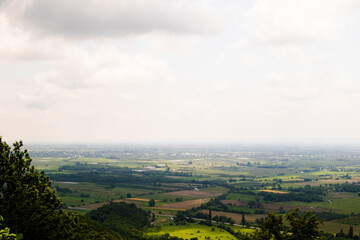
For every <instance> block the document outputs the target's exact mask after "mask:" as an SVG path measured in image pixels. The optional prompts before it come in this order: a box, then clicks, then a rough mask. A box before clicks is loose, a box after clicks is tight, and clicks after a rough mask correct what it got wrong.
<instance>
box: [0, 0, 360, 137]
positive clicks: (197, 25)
mask: <svg viewBox="0 0 360 240" xmlns="http://www.w3.org/2000/svg"><path fill="white" fill-rule="evenodd" d="M359 43H360V1H358V0H317V1H314V0H301V1H298V0H272V1H269V0H191V1H189V0H107V1H103V0H76V1H74V0H61V1H59V0H57V1H55V0H54V1H53V0H0V136H2V137H3V139H4V140H7V141H13V140H19V139H22V140H24V141H25V142H26V143H35V142H63V143H64V142H65V143H66V142H97V143H110V142H114V143H285V144H286V143H320V144H321V143H339V144H360V44H359Z"/></svg>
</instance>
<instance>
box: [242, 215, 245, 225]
mask: <svg viewBox="0 0 360 240" xmlns="http://www.w3.org/2000/svg"><path fill="white" fill-rule="evenodd" d="M241 225H243V227H245V214H244V213H243V214H242V217H241Z"/></svg>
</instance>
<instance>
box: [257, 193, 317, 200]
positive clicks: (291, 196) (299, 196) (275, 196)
mask: <svg viewBox="0 0 360 240" xmlns="http://www.w3.org/2000/svg"><path fill="white" fill-rule="evenodd" d="M258 195H259V196H263V197H264V201H269V202H288V201H300V202H321V201H323V198H322V197H321V196H319V195H317V194H309V193H294V192H290V193H286V194H280V193H271V192H259V193H258Z"/></svg>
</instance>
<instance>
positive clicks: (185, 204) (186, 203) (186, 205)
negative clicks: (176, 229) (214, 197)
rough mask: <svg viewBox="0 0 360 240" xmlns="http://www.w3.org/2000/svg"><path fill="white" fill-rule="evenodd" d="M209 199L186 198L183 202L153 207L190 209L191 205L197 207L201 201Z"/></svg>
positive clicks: (204, 201)
mask: <svg viewBox="0 0 360 240" xmlns="http://www.w3.org/2000/svg"><path fill="white" fill-rule="evenodd" d="M209 200H210V199H209V198H205V199H196V200H187V201H183V202H177V203H170V204H166V205H162V206H161V207H153V208H154V209H164V210H166V209H169V210H186V209H191V208H193V207H199V206H201V204H203V203H207V202H208V201H209Z"/></svg>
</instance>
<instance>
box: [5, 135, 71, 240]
mask: <svg viewBox="0 0 360 240" xmlns="http://www.w3.org/2000/svg"><path fill="white" fill-rule="evenodd" d="M22 146H23V144H22V142H21V141H20V142H15V143H14V144H13V148H11V147H10V146H9V145H7V144H6V143H5V142H3V141H2V139H1V137H0V215H2V216H3V217H4V219H5V221H4V223H5V225H6V226H7V227H9V228H10V229H11V231H13V232H15V233H22V234H23V236H24V238H25V239H30V240H31V239H39V236H41V239H69V237H70V234H71V230H72V228H73V227H75V225H76V223H77V218H76V216H75V215H74V214H70V213H66V212H64V211H62V210H61V209H60V208H61V204H62V203H61V200H60V198H59V197H58V196H57V195H56V192H55V190H54V189H51V182H50V181H49V177H47V176H46V175H45V173H44V172H43V171H41V172H40V173H39V172H38V171H37V170H36V169H35V168H34V166H31V158H30V156H29V154H28V152H27V150H24V151H22V150H21V147H22Z"/></svg>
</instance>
